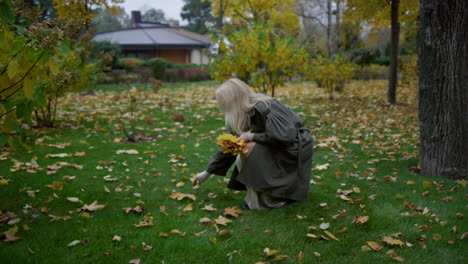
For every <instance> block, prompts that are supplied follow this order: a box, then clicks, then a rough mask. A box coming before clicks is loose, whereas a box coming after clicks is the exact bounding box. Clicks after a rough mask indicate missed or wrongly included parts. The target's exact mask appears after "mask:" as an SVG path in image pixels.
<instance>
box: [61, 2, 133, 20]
mask: <svg viewBox="0 0 468 264" xmlns="http://www.w3.org/2000/svg"><path fill="white" fill-rule="evenodd" d="M123 2H124V1H123V0H54V8H55V10H57V14H58V16H59V17H60V18H67V17H79V18H80V19H82V20H83V21H84V23H86V24H88V25H89V23H90V22H91V19H92V18H93V17H94V14H93V12H92V8H105V9H107V10H109V11H111V12H112V14H114V15H117V14H118V12H119V9H120V8H119V7H118V6H113V5H112V4H121V3H123Z"/></svg>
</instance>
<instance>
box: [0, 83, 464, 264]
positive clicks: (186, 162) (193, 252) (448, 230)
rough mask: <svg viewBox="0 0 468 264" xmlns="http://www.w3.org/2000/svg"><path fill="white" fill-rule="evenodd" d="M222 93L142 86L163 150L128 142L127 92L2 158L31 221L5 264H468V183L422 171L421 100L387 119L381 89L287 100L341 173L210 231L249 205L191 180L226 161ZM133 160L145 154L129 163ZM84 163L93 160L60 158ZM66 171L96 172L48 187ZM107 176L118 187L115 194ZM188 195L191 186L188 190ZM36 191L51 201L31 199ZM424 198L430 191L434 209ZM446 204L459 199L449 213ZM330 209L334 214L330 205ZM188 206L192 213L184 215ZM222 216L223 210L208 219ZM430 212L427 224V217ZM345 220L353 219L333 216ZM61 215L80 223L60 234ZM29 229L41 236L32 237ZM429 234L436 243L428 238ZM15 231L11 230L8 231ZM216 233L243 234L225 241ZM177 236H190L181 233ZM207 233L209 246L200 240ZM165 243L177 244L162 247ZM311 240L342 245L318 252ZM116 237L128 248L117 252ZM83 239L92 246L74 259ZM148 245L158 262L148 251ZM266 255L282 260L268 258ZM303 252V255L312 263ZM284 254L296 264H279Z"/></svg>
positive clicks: (99, 97) (10, 188) (73, 113)
mask: <svg viewBox="0 0 468 264" xmlns="http://www.w3.org/2000/svg"><path fill="white" fill-rule="evenodd" d="M215 85H216V84H215V83H214V82H211V83H205V84H203V85H201V86H196V87H190V85H185V86H184V87H180V86H178V87H165V88H163V89H162V90H161V91H160V93H159V94H157V95H155V94H152V93H151V91H150V89H149V88H147V87H145V86H138V87H139V89H140V93H141V96H140V101H139V102H140V103H139V106H138V119H139V121H138V126H137V127H138V131H139V133H142V134H145V135H147V136H154V137H158V140H156V141H151V142H143V143H117V142H116V138H117V139H118V138H121V137H122V134H121V132H120V130H119V129H118V125H117V124H118V122H117V120H116V118H117V117H118V116H120V114H119V113H123V112H125V109H126V102H127V100H128V98H126V97H125V95H126V89H125V88H118V87H116V86H101V87H98V88H96V91H97V94H96V95H95V96H80V95H77V94H73V95H70V96H69V97H67V98H65V99H64V100H63V101H62V102H61V109H60V112H59V113H60V114H59V119H60V123H59V124H60V125H59V127H57V128H53V129H38V130H34V131H32V132H31V137H30V139H29V140H30V142H31V145H32V146H33V147H32V151H30V152H27V151H17V152H10V151H9V150H7V149H3V150H2V151H1V153H2V154H1V156H0V168H1V170H0V176H3V177H4V179H8V180H11V181H10V182H9V183H8V184H7V185H0V210H1V211H2V212H3V213H5V212H7V211H8V212H14V213H16V214H17V215H18V217H19V218H21V221H20V222H19V223H17V224H16V226H17V227H18V229H19V231H18V232H17V233H16V236H17V237H20V238H21V240H19V241H16V242H13V243H6V242H3V239H2V242H0V256H1V263H128V262H129V261H130V260H132V259H140V260H141V263H255V262H268V263H352V262H353V263H354V262H356V263H393V262H396V261H395V260H393V259H392V258H391V257H390V256H388V255H386V254H385V253H386V252H388V251H389V250H394V251H395V252H396V254H398V255H399V256H402V257H403V258H404V259H405V262H406V263H466V254H464V252H466V240H461V236H462V234H463V233H464V232H466V230H467V227H468V226H467V224H466V221H465V220H464V218H463V217H457V216H456V215H457V213H465V212H466V210H465V208H466V204H465V202H463V201H464V199H466V191H465V189H464V183H465V182H463V181H453V180H447V179H441V178H429V177H425V176H422V175H418V174H414V173H412V172H411V171H410V169H409V168H410V167H412V166H417V165H418V160H417V144H418V131H417V129H418V123H417V106H416V103H415V97H416V91H415V89H414V88H407V87H406V88H404V89H401V91H399V93H400V94H399V96H400V97H399V100H400V101H401V102H403V103H406V105H398V106H386V105H385V103H384V99H385V94H384V92H385V91H386V89H385V83H384V82H378V81H377V82H353V83H352V84H351V85H350V86H349V87H347V90H346V91H347V93H346V94H344V95H342V96H341V97H340V98H338V99H337V100H335V101H329V100H328V99H327V98H328V96H327V95H326V94H325V93H324V91H323V90H322V89H318V88H316V87H313V86H310V85H309V84H305V85H304V84H297V83H296V84H290V85H287V86H286V87H282V88H280V89H279V90H278V93H279V94H280V95H279V98H280V99H281V100H282V101H283V102H285V103H287V104H288V105H290V106H292V107H293V108H294V109H295V111H296V112H298V113H299V114H300V115H301V116H302V117H303V118H304V119H305V121H306V123H307V125H308V127H309V128H310V129H311V131H312V133H313V134H314V136H315V138H316V142H315V145H316V149H315V152H314V166H316V165H324V164H326V163H328V164H329V167H328V168H326V169H323V170H319V169H315V170H314V173H313V174H314V176H313V178H312V179H313V180H314V184H312V185H311V188H310V193H309V199H308V200H307V201H304V202H298V203H294V204H291V205H287V206H285V207H283V208H279V209H274V210H266V211H244V212H243V214H241V215H240V216H239V217H238V218H232V217H229V218H230V219H231V220H232V223H229V224H228V225H227V226H226V227H224V226H218V227H215V226H214V225H213V224H211V223H205V224H201V223H199V220H200V219H201V218H203V217H208V218H210V219H213V220H214V219H216V218H217V217H218V216H219V215H222V214H223V212H224V208H226V207H232V206H240V205H241V204H243V195H244V193H242V192H234V191H232V190H228V189H226V185H227V184H226V182H225V181H226V180H227V179H228V178H223V177H213V178H212V179H209V180H208V181H207V182H206V183H205V184H204V185H203V186H201V187H200V188H193V187H192V185H191V178H192V176H193V175H194V174H195V173H197V172H199V171H202V170H204V169H205V166H206V164H207V162H208V161H209V159H210V157H211V155H212V154H213V153H214V151H215V150H216V145H215V144H214V143H213V142H214V140H215V138H216V137H217V136H218V135H219V134H220V133H222V132H223V128H222V125H223V121H222V115H221V114H220V113H219V111H218V110H217V109H216V104H215V102H214V101H212V100H211V98H212V97H213V94H214V88H215ZM116 95H120V97H119V98H117V97H116ZM174 113H181V114H183V115H184V116H185V121H184V122H181V123H176V122H174V121H173V120H172V119H170V116H171V115H172V114H174ZM147 118H151V119H153V122H154V125H148V124H147V123H145V122H144V121H143V119H147ZM122 119H125V117H122ZM332 137H336V138H332ZM58 143H67V144H68V145H67V146H65V147H64V149H58V148H57V147H54V146H51V144H58ZM122 149H136V150H138V151H139V154H138V155H129V154H116V151H117V150H122ZM76 152H85V153H86V156H84V157H82V156H73V157H63V158H52V157H48V156H47V155H48V154H56V153H68V154H73V153H76ZM33 158H34V159H36V158H37V160H36V162H37V163H38V165H39V168H41V169H42V170H41V171H38V172H37V173H28V172H26V171H25V170H18V171H15V172H12V171H11V170H10V169H13V165H14V164H15V162H30V161H31V160H32V159H33ZM174 159H175V160H174ZM58 161H63V162H68V163H70V164H77V165H82V166H83V168H82V169H81V170H79V169H76V168H74V167H70V166H65V167H63V168H61V169H59V170H57V172H56V173H55V174H51V175H47V171H49V169H47V166H50V165H52V164H55V163H56V162H58ZM324 167H327V166H324ZM107 175H111V177H112V178H116V181H113V182H108V181H105V180H104V178H103V177H104V176H107ZM64 176H75V179H73V180H67V179H66V178H65V179H64ZM54 181H58V182H63V183H64V185H63V189H62V190H54V189H51V188H49V187H46V185H49V184H52V183H53V182H54ZM425 181H426V188H424V186H423V185H424V184H423V182H425ZM180 182H182V183H184V185H183V186H180V184H179V185H177V184H178V183H180ZM428 182H431V184H430V186H429V183H428ZM177 186H180V187H177ZM105 187H106V188H107V189H108V190H109V192H107V191H105ZM355 187H357V188H359V191H360V192H359V193H357V192H354V193H351V194H349V197H350V199H352V200H353V201H355V202H354V203H351V202H349V201H345V200H343V199H340V197H339V195H338V194H337V191H338V190H339V189H341V190H352V189H353V188H355ZM116 188H117V191H116ZM119 188H120V189H121V191H119ZM28 190H29V191H35V190H38V191H39V192H36V193H35V196H34V197H32V196H31V195H28V192H27V191H28ZM173 192H181V193H186V194H194V195H195V196H196V200H195V201H191V200H189V199H184V200H181V201H178V200H173V199H171V198H169V195H171V193H173ZM424 192H428V193H426V194H427V195H426V196H423V195H422V194H423V193H424ZM30 193H31V192H30ZM135 194H136V195H137V196H141V197H137V196H136V195H135ZM372 195H376V196H372ZM67 197H78V198H79V199H80V200H81V201H82V202H83V203H73V202H70V201H68V200H66V198H67ZM369 197H370V198H369ZM446 197H451V200H449V199H446V200H448V201H444V200H442V199H443V198H446ZM359 199H362V200H361V201H359ZM95 200H97V201H98V203H99V204H107V207H106V208H104V209H102V210H98V211H96V212H91V213H90V215H91V216H92V217H91V218H84V217H82V215H81V214H80V212H79V210H78V209H79V208H80V207H82V206H83V205H84V204H88V205H89V204H90V203H92V202H93V201H95ZM142 202H143V203H142ZM323 203H326V204H327V206H321V204H322V205H323ZM188 204H192V207H193V210H192V211H186V212H184V211H183V209H184V208H185V207H186V206H187V205H188ZM209 204H212V205H213V207H215V208H217V209H218V210H217V211H214V212H208V211H204V210H202V208H203V207H204V206H206V205H209ZM137 205H141V206H143V207H144V208H145V212H143V213H141V214H137V213H129V214H126V213H125V212H124V211H123V210H122V208H124V207H135V206H137ZM160 206H165V207H166V212H167V215H165V214H162V213H161V212H160ZM426 207H427V210H428V212H427V213H424V214H423V212H424V208H426ZM44 208H46V209H44ZM41 210H42V211H41ZM45 210H48V211H47V212H45ZM344 210H345V213H344V214H343V216H341V217H334V216H336V215H338V213H339V211H342V212H344ZM148 212H150V213H152V216H153V217H154V226H149V227H141V228H137V227H134V226H133V225H134V224H137V223H138V222H139V221H140V220H141V219H142V218H143V216H144V215H145V214H146V213H148ZM406 215H408V216H406ZM52 216H69V217H71V218H70V219H69V220H66V221H63V220H59V221H53V222H51V219H52ZM357 216H369V220H368V221H367V222H366V223H364V224H362V225H355V224H352V222H353V219H354V218H355V217H357ZM321 223H329V224H330V228H329V229H328V231H329V232H331V233H332V234H334V235H335V236H336V237H337V238H338V239H339V241H334V240H332V239H330V238H329V237H328V236H327V235H326V234H325V233H324V232H323V231H322V230H320V228H319V226H320V224H321ZM25 224H26V225H27V227H29V228H30V230H25V229H24V225H25ZM424 225H427V226H429V227H430V228H431V229H432V230H431V231H428V230H420V227H421V226H424ZM454 226H456V233H454V232H453V227H454ZM11 227H12V226H10V225H7V224H3V225H2V226H0V232H5V231H7V230H8V229H9V228H11ZM217 228H218V229H219V230H222V229H227V230H229V231H230V232H232V234H231V235H220V234H219V233H218V232H217ZM344 228H346V231H344ZM26 229H27V228H26ZM175 229H177V230H179V231H180V232H182V233H183V234H172V233H171V230H175ZM204 230H206V231H205V233H202V234H199V235H198V236H196V235H194V234H193V233H192V232H194V233H196V232H201V231H204ZM267 230H269V231H267ZM265 231H267V232H265ZM161 232H163V233H167V234H168V237H162V236H160V233H161ZM398 232H401V234H402V235H401V236H400V237H399V238H398V239H400V240H401V241H403V242H405V243H406V242H408V243H411V244H412V245H413V246H412V247H408V246H407V245H405V246H403V247H401V248H400V247H398V246H393V247H391V246H389V245H386V243H385V242H383V241H382V239H383V237H384V236H392V235H394V234H396V233H398ZM173 233H176V232H173ZM308 233H309V234H314V235H316V236H318V237H320V236H321V235H323V237H325V238H328V239H329V240H324V239H312V238H309V237H307V236H306V235H307V234H308ZM114 235H118V236H120V237H121V238H122V240H121V241H120V242H113V241H112V238H113V237H114ZM214 238H216V243H214V242H213V241H214ZM394 238H396V237H395V236H394ZM74 240H81V241H83V242H84V243H80V244H78V245H76V246H74V247H67V245H68V244H69V243H70V242H72V241H74ZM449 240H453V244H449V243H448V241H449ZM368 241H375V242H377V243H379V244H380V245H381V246H383V247H384V248H383V249H382V250H380V251H367V252H364V251H362V246H365V245H367V242H368ZM142 243H146V244H147V245H150V246H152V247H153V249H152V250H151V251H144V250H143V249H142ZM265 248H270V249H275V250H279V251H280V253H278V254H276V255H274V256H273V257H270V258H267V257H266V256H265V255H264V254H263V251H264V249H265ZM31 251H33V252H34V253H31ZM300 252H303V254H304V259H303V260H302V262H301V261H300V260H299V258H298V254H299V253H300ZM314 252H316V253H319V254H320V257H318V256H316V255H315V254H314ZM281 254H282V255H287V256H288V258H287V259H285V260H282V261H279V260H274V257H275V256H277V255H281Z"/></svg>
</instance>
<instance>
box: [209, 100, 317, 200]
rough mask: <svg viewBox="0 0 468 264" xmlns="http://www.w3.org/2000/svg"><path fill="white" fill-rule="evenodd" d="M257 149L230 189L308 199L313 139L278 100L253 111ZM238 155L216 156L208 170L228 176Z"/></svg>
mask: <svg viewBox="0 0 468 264" xmlns="http://www.w3.org/2000/svg"><path fill="white" fill-rule="evenodd" d="M251 121H252V127H251V128H250V131H251V132H252V133H255V134H254V137H253V141H254V142H256V145H255V147H254V148H253V150H252V152H251V153H250V155H249V157H248V159H247V160H246V161H245V162H244V163H243V165H242V169H241V170H239V169H238V167H237V166H236V167H235V168H234V170H233V173H232V176H231V179H230V181H229V184H228V188H230V189H234V190H247V189H248V190H249V191H250V190H253V191H255V192H257V193H259V194H262V195H267V196H268V197H269V198H273V199H280V200H284V201H299V200H306V199H307V195H308V192H309V186H310V177H311V172H312V154H313V139H312V136H311V134H310V131H309V130H308V129H307V128H306V127H305V125H304V121H303V120H302V119H301V118H300V117H299V116H298V115H297V114H296V113H295V112H294V111H292V110H291V109H290V108H289V107H287V106H285V105H283V104H282V103H280V102H279V101H278V100H276V99H274V98H269V99H267V100H266V102H264V101H263V100H261V101H258V102H257V103H256V104H255V105H254V107H253V109H252V111H251ZM235 160H236V156H233V155H231V154H224V153H223V152H222V151H221V150H220V149H218V151H217V152H216V153H215V154H214V156H213V157H212V159H211V161H210V162H209V164H208V168H207V169H206V171H207V172H208V173H210V174H215V175H221V176H225V175H226V173H227V172H228V170H229V168H230V167H231V165H232V164H233V163H234V162H235Z"/></svg>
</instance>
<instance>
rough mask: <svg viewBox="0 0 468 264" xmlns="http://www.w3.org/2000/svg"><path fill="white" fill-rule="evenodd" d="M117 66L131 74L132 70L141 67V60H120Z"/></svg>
mask: <svg viewBox="0 0 468 264" xmlns="http://www.w3.org/2000/svg"><path fill="white" fill-rule="evenodd" d="M118 64H119V66H120V67H122V68H124V69H126V70H127V71H129V72H133V71H134V70H136V69H138V68H140V67H141V65H142V60H140V59H137V58H121V59H120V60H119V63H118Z"/></svg>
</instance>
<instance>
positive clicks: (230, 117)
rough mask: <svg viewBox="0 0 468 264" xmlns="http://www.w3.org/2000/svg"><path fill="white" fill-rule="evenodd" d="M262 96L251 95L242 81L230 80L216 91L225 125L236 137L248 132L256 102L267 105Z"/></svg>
mask: <svg viewBox="0 0 468 264" xmlns="http://www.w3.org/2000/svg"><path fill="white" fill-rule="evenodd" d="M267 98H268V97H267V96H266V95H264V94H258V93H253V92H251V91H250V89H249V86H248V85H247V84H246V83H244V82H243V81H241V80H239V79H236V78H232V79H229V80H227V81H225V82H224V83H222V84H221V85H220V86H219V87H218V89H216V101H218V105H219V108H220V109H221V110H222V111H223V113H224V119H225V122H226V125H227V126H228V127H229V128H230V129H231V130H232V132H234V133H235V134H237V135H240V134H242V133H245V132H247V131H250V129H251V126H252V124H251V121H250V112H251V110H252V108H253V106H254V105H255V104H256V103H257V102H258V101H263V102H264V103H265V104H267V105H268V103H267V101H266V99H267Z"/></svg>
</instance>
